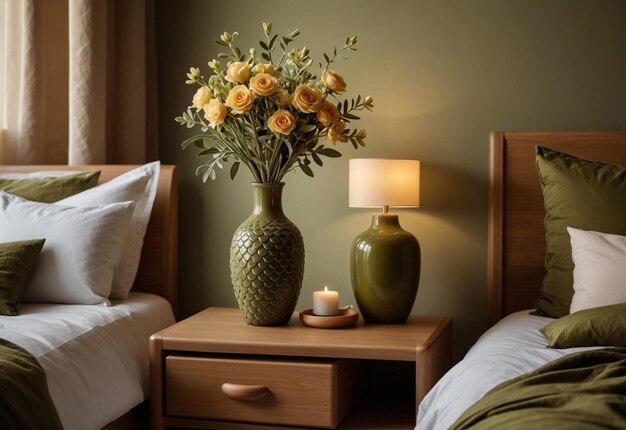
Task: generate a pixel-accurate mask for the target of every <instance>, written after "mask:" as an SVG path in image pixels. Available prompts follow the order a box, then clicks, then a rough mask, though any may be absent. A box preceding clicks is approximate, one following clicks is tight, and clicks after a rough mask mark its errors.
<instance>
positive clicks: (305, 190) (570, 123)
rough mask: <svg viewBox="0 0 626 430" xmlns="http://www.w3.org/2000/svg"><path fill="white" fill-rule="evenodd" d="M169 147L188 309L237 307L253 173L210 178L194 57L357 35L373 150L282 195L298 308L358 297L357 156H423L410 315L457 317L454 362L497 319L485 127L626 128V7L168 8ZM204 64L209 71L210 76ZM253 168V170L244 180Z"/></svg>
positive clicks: (164, 81)
mask: <svg viewBox="0 0 626 430" xmlns="http://www.w3.org/2000/svg"><path fill="white" fill-rule="evenodd" d="M156 12H157V41H158V49H157V54H158V79H159V81H158V83H159V86H158V91H159V126H160V151H161V152H160V153H161V159H162V161H163V162H164V163H172V164H177V165H178V166H179V168H180V174H181V177H180V179H181V180H180V197H181V199H180V303H181V308H182V313H183V315H189V314H191V313H193V312H196V311H198V310H200V309H202V308H204V307H206V306H209V305H211V306H235V305H236V302H235V299H234V295H233V292H232V288H231V286H230V279H229V269H228V252H229V246H230V239H231V236H232V233H233V232H234V230H235V229H236V227H237V226H238V224H239V223H240V222H241V221H243V220H244V219H245V218H246V217H247V216H248V215H249V213H250V211H251V208H252V194H251V189H250V186H249V182H250V180H251V177H250V176H249V174H248V173H247V172H244V171H243V170H241V171H240V175H239V177H238V178H237V179H236V180H235V181H234V182H232V181H231V180H230V179H229V176H228V172H227V171H225V172H223V173H222V174H220V175H219V176H218V178H217V180H216V181H214V182H209V183H207V184H202V183H201V181H200V179H199V178H196V177H194V169H195V166H196V164H197V160H196V159H195V156H194V154H193V153H192V152H191V151H189V152H182V151H181V150H180V142H181V141H182V140H183V139H184V138H185V137H187V136H189V135H190V133H191V132H190V131H189V130H187V129H185V128H182V127H180V126H178V125H177V124H176V123H174V120H173V118H174V117H175V116H176V115H178V114H179V113H180V112H181V111H183V110H184V109H185V108H186V106H188V105H189V104H190V101H191V97H192V95H193V92H194V88H191V87H189V86H186V85H185V84H184V81H185V79H186V77H185V73H186V72H187V71H188V68H189V67H190V66H192V65H193V66H199V67H202V68H203V70H205V72H206V71H207V69H208V68H207V67H206V63H207V61H208V60H210V59H211V58H213V57H214V56H215V55H216V53H217V52H218V51H217V49H216V48H217V45H215V44H214V43H212V41H213V40H215V39H216V38H217V37H218V35H219V34H220V33H221V32H222V31H224V30H228V31H239V33H240V34H241V36H240V39H239V40H240V46H242V47H243V48H244V51H246V50H247V48H248V47H250V46H252V45H253V44H256V42H257V41H258V40H259V38H260V37H261V35H262V29H261V22H262V21H272V22H273V23H274V28H275V29H276V30H278V31H279V32H285V31H286V30H288V29H293V28H296V27H299V28H301V30H302V35H301V37H300V42H299V43H298V46H302V45H303V44H306V45H307V46H308V47H309V48H310V49H311V53H312V54H311V56H312V57H313V58H321V52H322V51H324V50H325V51H329V50H331V49H332V46H334V45H335V44H341V43H342V42H343V41H344V40H345V37H346V36H347V35H358V44H357V47H358V48H359V51H358V52H356V53H354V54H352V55H351V56H350V57H351V58H350V60H349V61H347V62H341V63H339V64H337V66H336V69H337V70H338V71H339V72H340V73H341V74H342V75H343V76H344V77H345V79H346V81H347V82H348V90H349V92H348V93H349V94H357V93H361V94H363V95H368V94H369V95H371V96H372V97H373V98H374V101H375V107H376V109H375V112H374V113H372V114H366V115H364V120H363V121H361V123H360V126H362V127H364V128H366V129H367V131H368V139H367V142H368V146H367V147H366V148H365V149H363V150H358V151H354V150H353V149H352V147H351V146H349V145H342V146H341V148H340V149H341V150H342V152H343V154H344V156H343V157H342V158H340V159H335V160H329V161H328V162H327V164H326V165H325V166H324V167H323V168H316V169H315V174H316V177H315V178H314V179H311V178H308V177H306V176H305V175H303V174H302V173H295V174H289V175H288V176H287V178H286V183H287V185H286V187H285V194H284V205H285V211H286V213H287V215H288V216H289V217H290V218H291V219H292V220H293V221H294V222H295V223H296V225H298V226H299V227H300V229H301V231H302V234H303V236H304V240H305V245H306V269H305V278H304V286H303V289H302V293H301V299H300V302H299V308H305V307H309V306H310V305H311V294H312V291H313V290H317V289H320V288H321V287H323V286H324V285H328V286H329V287H331V288H333V289H337V290H339V292H340V297H341V304H349V303H354V298H353V295H352V292H351V287H350V280H349V271H348V270H349V269H348V255H349V249H350V244H351V241H352V240H353V238H354V237H355V236H356V235H357V234H358V233H359V232H360V231H362V230H364V229H365V228H367V226H368V224H369V222H370V218H371V214H372V212H371V211H369V210H365V209H349V208H348V206H347V180H348V176H347V175H348V159H349V158H353V157H401V158H402V157H406V158H416V159H420V160H421V161H422V207H421V208H419V209H413V210H400V211H398V212H400V220H401V223H402V225H403V227H404V228H405V229H406V230H409V231H411V232H412V233H413V234H415V236H416V237H417V238H418V239H419V241H420V244H421V247H422V259H423V260H422V276H421V281H420V287H419V292H418V295H417V301H416V303H415V307H414V309H413V312H414V313H415V314H428V315H451V316H452V317H453V318H454V340H455V356H456V357H457V358H459V357H460V356H461V354H463V353H464V352H465V351H466V350H467V349H468V348H469V346H470V345H471V344H472V343H473V342H474V341H475V340H476V339H477V337H478V336H479V335H480V333H481V332H482V331H483V330H484V328H485V325H486V287H485V282H486V254H487V229H486V227H487V226H486V223H487V187H488V186H487V176H488V153H489V150H488V137H489V132H490V131H492V130H525V131H530V130H601V129H606V130H612V129H626V55H625V54H626V26H625V25H624V22H625V20H626V2H623V1H618V0H615V1H611V0H604V1H602V0H588V1H574V0H559V1H557V0H516V1H513V0H473V1H464V0H456V1H452V0H446V1H443V0H430V1H425V0H422V1H418V0H396V1H380V0H351V1H337V0H316V1H307V2H304V1H280V0H265V1H239V2H233V1H200V0H195V1H192V0H187V1H159V2H157V11H156ZM207 73H208V72H207ZM242 172H243V174H241V173H242Z"/></svg>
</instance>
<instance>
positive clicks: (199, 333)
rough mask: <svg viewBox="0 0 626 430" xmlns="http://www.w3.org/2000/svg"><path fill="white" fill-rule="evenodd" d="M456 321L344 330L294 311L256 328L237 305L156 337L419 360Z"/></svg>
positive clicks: (222, 349)
mask: <svg viewBox="0 0 626 430" xmlns="http://www.w3.org/2000/svg"><path fill="white" fill-rule="evenodd" d="M449 324H451V320H450V319H449V318H442V317H422V316H411V317H409V320H408V321H407V322H406V324H367V323H364V322H363V321H362V320H360V321H359V322H358V323H357V325H355V326H354V327H350V328H344V329H318V328H312V327H307V326H305V325H304V324H302V322H300V319H299V317H298V313H297V312H295V313H294V315H293V317H292V318H291V320H290V322H289V324H288V325H286V326H280V327H257V326H250V325H247V324H246V323H245V321H244V320H243V317H242V315H241V312H240V311H239V309H236V308H208V309H206V310H204V311H202V312H200V313H198V314H196V315H194V316H192V317H190V318H187V319H185V320H183V321H181V322H179V323H177V324H175V325H173V326H171V327H169V328H167V329H165V330H162V331H160V332H159V333H156V334H155V335H154V336H153V337H154V338H156V339H159V340H160V341H161V344H162V348H163V349H164V350H173V351H191V352H214V353H230V354H233V353H234V354H237V353H242V354H243V353H245V354H271V355H288V356H308V357H344V358H358V359H372V360H401V361H415V360H416V354H417V353H418V352H419V351H421V350H424V349H428V348H429V347H430V345H431V344H432V343H433V342H434V340H435V339H436V338H437V335H438V334H439V333H440V332H441V331H442V330H444V329H445V328H446V327H447V326H448V325H449Z"/></svg>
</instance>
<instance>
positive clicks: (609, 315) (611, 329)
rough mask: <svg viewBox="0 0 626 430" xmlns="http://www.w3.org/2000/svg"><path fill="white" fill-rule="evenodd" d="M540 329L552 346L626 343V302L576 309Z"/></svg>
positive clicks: (567, 346)
mask: <svg viewBox="0 0 626 430" xmlns="http://www.w3.org/2000/svg"><path fill="white" fill-rule="evenodd" d="M540 331H541V333H542V334H543V335H544V336H545V337H546V338H547V339H548V340H549V341H550V344H549V345H548V347H550V348H575V347H579V346H626V303H620V304H618V305H609V306H601V307H599V308H591V309H585V310H582V311H578V312H574V313H573V314H570V315H568V316H565V317H563V318H559V319H558V320H556V321H554V322H551V323H550V324H548V325H547V326H545V327H544V328H542V329H541V330H540Z"/></svg>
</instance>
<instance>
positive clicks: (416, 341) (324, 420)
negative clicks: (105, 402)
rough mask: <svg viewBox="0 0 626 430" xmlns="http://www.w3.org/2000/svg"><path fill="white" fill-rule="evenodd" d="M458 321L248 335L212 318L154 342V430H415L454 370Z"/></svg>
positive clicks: (231, 313)
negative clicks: (428, 398) (435, 390)
mask: <svg viewBox="0 0 626 430" xmlns="http://www.w3.org/2000/svg"><path fill="white" fill-rule="evenodd" d="M451 328H452V322H451V320H450V319H449V318H438V317H417V316H411V317H410V318H409V320H408V321H407V323H406V324H392V325H374V324H366V323H363V322H362V321H360V322H359V323H358V324H357V325H356V326H354V327H351V328H346V329H335V330H331V329H329V330H324V329H316V328H312V327H307V326H305V325H303V324H302V323H301V322H300V320H299V319H298V315H297V313H295V314H294V316H293V317H292V319H291V321H290V322H289V324H288V325H286V326H280V327H255V326H249V325H247V324H246V323H245V322H244V320H243V318H242V316H241V313H240V312H239V310H238V309H230V308H209V309H206V310H204V311H202V312H200V313H198V314H196V315H194V316H192V317H190V318H188V319H186V320H184V321H181V322H179V323H177V324H175V325H173V326H171V327H169V328H167V329H165V330H162V331H160V332H158V333H156V334H154V335H153V336H152V337H151V338H150V373H151V401H150V405H151V428H152V429H154V430H156V429H159V430H160V429H165V428H195V429H201V428H203V429H216V430H221V429H232V430H234V429H237V430H245V429H250V430H252V429H254V430H262V429H272V428H276V426H280V428H281V429H296V428H330V429H334V428H337V429H343V430H346V429H381V428H385V429H412V428H414V427H415V418H416V406H417V405H418V404H419V402H420V401H421V400H422V398H423V397H424V396H425V395H426V393H427V392H428V391H429V390H430V388H431V387H432V386H433V385H434V384H435V383H436V382H437V380H438V379H439V378H440V377H441V376H442V375H443V374H444V373H445V372H446V371H447V370H448V369H449V367H450V352H451Z"/></svg>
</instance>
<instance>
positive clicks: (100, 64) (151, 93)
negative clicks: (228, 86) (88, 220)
mask: <svg viewBox="0 0 626 430" xmlns="http://www.w3.org/2000/svg"><path fill="white" fill-rule="evenodd" d="M0 126H1V127H0V128H2V129H3V131H2V134H0V162H2V163H3V164H65V163H69V164H99V163H101V164H104V163H124V164H126V163H129V164H130V163H142V162H145V161H147V160H151V159H156V156H157V153H156V148H157V136H156V76H155V57H154V3H153V0H0Z"/></svg>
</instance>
